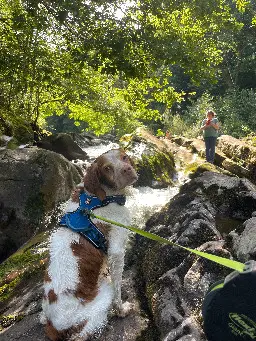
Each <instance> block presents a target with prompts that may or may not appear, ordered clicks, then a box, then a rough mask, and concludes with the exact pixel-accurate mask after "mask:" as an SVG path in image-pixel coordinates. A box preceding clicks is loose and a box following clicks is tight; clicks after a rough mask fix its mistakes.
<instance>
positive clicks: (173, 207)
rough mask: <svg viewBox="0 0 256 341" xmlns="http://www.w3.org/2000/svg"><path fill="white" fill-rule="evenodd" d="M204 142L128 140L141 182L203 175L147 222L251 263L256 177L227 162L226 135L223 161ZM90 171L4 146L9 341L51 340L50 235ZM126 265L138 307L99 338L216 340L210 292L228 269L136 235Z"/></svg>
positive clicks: (1, 320) (161, 183) (0, 310)
mask: <svg viewBox="0 0 256 341" xmlns="http://www.w3.org/2000/svg"><path fill="white" fill-rule="evenodd" d="M227 139H228V138H227V137H225V138H224V137H223V141H224V140H225V141H227ZM78 140H79V139H78ZM80 142H81V141H80ZM98 142H99V141H96V143H98ZM201 142H202V141H200V140H198V141H192V142H191V141H190V140H189V141H185V140H184V139H183V138H179V139H178V138H176V139H173V140H159V139H157V138H156V137H154V136H152V135H150V134H149V133H148V132H143V131H140V132H137V133H136V134H134V135H132V136H126V137H124V138H123V139H122V141H121V143H122V145H123V146H126V147H127V148H128V150H129V153H131V154H132V155H134V157H135V159H136V160H135V161H136V163H137V165H138V169H139V172H140V181H141V183H140V184H141V185H142V184H143V185H145V184H146V185H149V186H153V187H154V186H155V187H166V186H168V185H174V183H175V181H177V174H178V173H179V172H184V171H185V172H187V174H188V175H189V174H190V175H192V178H193V179H192V180H191V181H188V178H186V177H184V176H183V178H182V180H183V181H182V183H184V184H183V185H182V186H181V187H180V191H179V193H178V194H177V195H176V196H174V197H173V198H172V199H171V200H170V202H169V203H168V204H167V205H166V206H164V207H163V208H162V210H161V211H160V212H151V218H150V219H149V220H148V221H147V222H146V224H145V227H144V228H145V229H146V230H147V231H150V232H153V233H156V234H158V235H160V236H162V237H165V238H170V239H171V240H174V241H176V242H178V243H180V244H181V245H185V246H188V247H191V248H198V249H200V250H206V251H207V252H210V253H214V254H217V255H220V256H223V257H228V258H230V257H233V258H235V259H238V260H240V261H242V262H244V261H246V260H248V259H256V238H255V231H254V230H255V228H256V227H255V226H256V220H255V219H256V187H255V184H254V183H253V181H254V180H253V177H251V175H250V177H248V178H247V179H246V178H244V177H239V176H242V174H241V173H240V174H238V173H237V172H234V173H232V169H227V167H226V169H225V167H224V165H225V163H224V160H225V159H229V158H230V159H229V160H232V156H231V154H230V152H229V154H228V152H227V150H229V149H228V148H227V146H226V147H225V148H224V142H219V147H220V148H222V153H223V155H224V156H225V159H223V160H222V162H221V163H218V165H219V166H212V165H209V164H207V163H205V162H204V160H203V158H201V157H200V155H202V156H203V146H202V143H201ZM87 143H88V141H87ZM91 143H93V138H92V139H90V144H91ZM225 143H226V142H225ZM191 146H192V147H191ZM199 146H201V147H200V148H201V152H200V148H199ZM221 146H223V147H221ZM139 151H140V152H139ZM195 151H196V152H197V154H194V152H195ZM218 152H219V151H218ZM224 152H225V153H226V154H224ZM244 153H245V152H244ZM241 155H242V152H241ZM244 155H245V154H244ZM246 155H247V156H248V152H247V154H246ZM224 156H223V157H224ZM217 158H218V157H217ZM233 159H234V160H233V161H232V162H236V163H237V164H238V160H237V159H236V161H235V157H233ZM247 159H248V157H246V160H245V161H244V163H243V165H242V164H241V162H240V164H241V165H240V166H241V167H244V168H245V169H246V170H248V172H249V173H246V174H253V171H251V170H252V169H254V168H253V166H250V165H253V164H254V163H253V162H254V161H253V160H254V159H253V157H251V158H250V160H251V161H250V163H248V161H247ZM246 162H247V163H248V164H246ZM250 167H251V168H250ZM82 172H83V169H81V168H79V166H75V165H74V164H73V163H71V162H70V161H68V160H67V159H66V158H65V157H64V156H61V155H59V154H57V153H55V152H53V151H49V150H44V149H40V148H36V147H34V148H25V149H15V150H2V151H1V152H0V188H1V191H0V203H1V204H0V233H1V246H2V247H1V248H0V249H1V250H4V251H2V258H7V259H6V260H5V261H4V262H3V263H2V264H1V265H0V326H1V327H0V329H1V330H2V331H0V338H1V340H3V341H14V340H19V341H32V340H33V341H34V340H37V341H46V337H45V335H44V331H43V328H42V326H41V325H40V323H39V315H40V311H41V298H42V278H43V272H44V268H45V264H46V261H47V252H48V249H47V242H48V236H49V232H50V231H51V230H52V229H53V228H55V226H56V221H57V218H58V215H59V214H60V213H61V206H59V205H60V204H61V203H62V202H64V201H65V200H67V198H68V197H69V195H70V192H71V190H72V188H73V187H74V186H75V185H76V183H78V182H80V181H81V175H82ZM243 174H245V173H243ZM238 175H239V176H238ZM178 177H179V178H180V175H178ZM249 179H250V180H251V181H252V182H251V181H250V180H249ZM47 217H48V218H47ZM17 249H18V250H17ZM16 250H17V251H16ZM15 251H16V252H15ZM13 252H15V253H14V254H12V253H13ZM11 254H12V255H11ZM9 255H11V256H9ZM8 256H9V257H8ZM125 264H126V265H125V271H124V279H123V288H124V290H123V299H124V300H128V301H129V302H132V303H133V304H134V311H133V312H132V313H131V314H130V315H129V316H127V317H126V318H124V319H120V318H116V317H114V316H110V318H109V323H108V325H107V326H106V328H105V329H104V330H103V331H102V332H101V333H100V334H99V335H96V336H95V337H94V338H93V340H99V341H106V340H107V341H111V340H113V341H114V340H115V341H119V340H120V341H121V340H122V341H135V340H136V341H160V340H165V341H195V340H196V341H205V340H206V338H205V336H204V333H203V329H202V318H201V313H200V308H201V303H202V299H203V297H204V295H205V293H206V291H207V289H208V287H209V286H210V285H211V284H212V283H213V282H215V281H216V280H218V279H222V278H223V277H225V276H226V275H227V274H228V273H229V272H230V271H229V270H228V269H225V268H222V267H220V266H218V265H216V264H214V263H211V262H209V261H206V260H203V259H198V258H197V257H195V256H193V255H190V254H188V253H187V252H186V251H183V250H181V249H177V248H176V247H175V248H174V247H170V246H168V245H161V244H159V243H156V242H153V241H150V240H147V239H145V238H142V237H138V236H132V238H131V240H130V243H129V245H128V250H127V255H126V262H125Z"/></svg>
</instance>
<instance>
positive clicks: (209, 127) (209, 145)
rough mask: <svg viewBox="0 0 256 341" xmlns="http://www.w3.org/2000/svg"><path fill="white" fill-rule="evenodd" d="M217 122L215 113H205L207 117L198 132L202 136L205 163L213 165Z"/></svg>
mask: <svg viewBox="0 0 256 341" xmlns="http://www.w3.org/2000/svg"><path fill="white" fill-rule="evenodd" d="M218 129H219V122H218V119H217V118H216V117H215V112H214V111H212V110H209V111H207V116H206V118H205V119H204V120H203V122H202V125H201V128H200V130H202V131H203V134H204V142H205V155H206V161H207V162H210V163H213V162H214V156H215V146H216V141H217V137H218Z"/></svg>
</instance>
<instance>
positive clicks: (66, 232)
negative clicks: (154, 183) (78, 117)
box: [42, 149, 137, 341]
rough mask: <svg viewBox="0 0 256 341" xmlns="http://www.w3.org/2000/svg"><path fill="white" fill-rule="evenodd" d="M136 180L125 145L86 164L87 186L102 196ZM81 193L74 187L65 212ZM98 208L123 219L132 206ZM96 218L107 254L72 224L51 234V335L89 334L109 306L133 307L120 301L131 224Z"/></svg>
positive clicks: (47, 301) (46, 310) (47, 291)
mask: <svg viewBox="0 0 256 341" xmlns="http://www.w3.org/2000/svg"><path fill="white" fill-rule="evenodd" d="M136 180H137V174H136V172H135V170H134V167H133V164H132V162H131V160H130V158H129V157H128V156H127V155H126V154H125V153H124V152H123V151H121V150H119V149H113V150H110V151H108V152H107V153H105V154H103V155H101V156H99V157H98V158H97V159H96V161H95V162H94V163H93V164H92V165H91V166H90V167H89V168H88V170H87V172H86V175H85V178H84V189H85V191H86V192H88V193H89V194H93V195H96V196H97V197H99V198H100V199H101V200H103V199H104V198H105V197H106V196H110V195H120V194H124V189H125V187H126V186H129V185H131V184H133V183H134V182H135V181H136ZM77 198H78V195H77V192H75V194H74V195H73V196H72V200H71V201H70V204H69V206H68V208H67V212H72V211H74V210H76V209H77V207H78V205H79V204H78V202H77V201H78V200H77ZM94 212H95V214H99V215H101V216H104V217H105V218H109V219H112V220H114V221H118V222H120V223H123V224H127V225H129V224H130V223H131V222H130V216H129V211H128V209H127V208H126V207H125V206H120V205H118V204H117V203H110V204H108V205H107V206H104V207H100V208H97V209H95V210H94ZM93 222H94V223H95V224H96V225H97V227H98V228H99V229H100V230H101V231H102V232H103V233H104V235H105V238H106V239H107V243H108V252H107V255H106V254H105V253H103V252H102V251H101V250H99V249H96V248H95V247H94V246H93V245H92V244H91V243H90V242H88V241H87V240H86V239H85V238H84V237H82V236H81V235H80V234H78V233H76V232H74V231H72V230H71V229H69V228H66V227H60V228H59V229H58V230H57V231H55V232H54V233H53V234H52V236H51V239H50V248H49V250H50V259H49V267H48V270H47V272H46V276H45V281H44V298H43V315H44V316H43V317H42V322H44V323H45V324H46V327H45V329H46V333H47V336H48V337H49V338H50V339H51V340H54V341H57V340H65V339H69V340H87V338H88V337H89V336H90V335H92V334H93V333H95V332H96V331H97V330H99V329H100V328H102V327H103V326H104V324H105V323H106V320H107V313H108V311H109V310H110V308H111V306H113V307H114V309H115V310H116V312H117V313H118V314H119V315H121V316H124V315H125V314H126V313H127V312H128V310H129V303H128V302H126V303H124V304H122V301H121V281H122V272H123V266H124V253H125V243H126V239H127V230H125V229H123V228H120V227H117V226H114V225H110V224H103V223H101V222H100V221H98V220H97V219H93ZM107 269H108V270H109V273H110V279H109V276H107Z"/></svg>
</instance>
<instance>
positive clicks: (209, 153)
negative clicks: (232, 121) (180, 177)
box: [204, 136, 217, 163]
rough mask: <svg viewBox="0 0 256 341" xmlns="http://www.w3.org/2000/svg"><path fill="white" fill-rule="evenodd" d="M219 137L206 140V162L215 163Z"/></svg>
mask: <svg viewBox="0 0 256 341" xmlns="http://www.w3.org/2000/svg"><path fill="white" fill-rule="evenodd" d="M216 141H217V137H214V136H209V137H205V138H204V142H205V156H206V161H207V162H210V163H213V161H214V156H215V146H216Z"/></svg>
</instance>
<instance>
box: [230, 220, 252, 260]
mask: <svg viewBox="0 0 256 341" xmlns="http://www.w3.org/2000/svg"><path fill="white" fill-rule="evenodd" d="M243 227H244V231H243V232H242V234H241V236H240V237H239V238H237V239H236V240H235V243H234V250H235V253H236V255H237V258H238V259H239V260H241V261H242V262H246V261H248V260H250V259H252V258H254V259H255V258H256V217H252V218H250V219H248V220H246V221H245V222H244V224H243Z"/></svg>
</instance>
